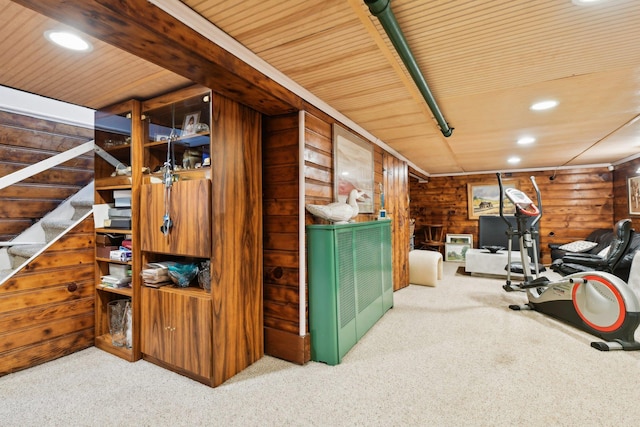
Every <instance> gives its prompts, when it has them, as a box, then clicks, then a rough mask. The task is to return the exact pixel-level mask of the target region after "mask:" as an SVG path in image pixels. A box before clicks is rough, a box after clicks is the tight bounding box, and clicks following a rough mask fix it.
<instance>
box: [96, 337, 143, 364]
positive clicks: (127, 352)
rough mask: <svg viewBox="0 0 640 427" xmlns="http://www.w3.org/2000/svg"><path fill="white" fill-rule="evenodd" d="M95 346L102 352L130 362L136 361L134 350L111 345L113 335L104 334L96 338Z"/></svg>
mask: <svg viewBox="0 0 640 427" xmlns="http://www.w3.org/2000/svg"><path fill="white" fill-rule="evenodd" d="M95 345H96V347H98V348H99V349H101V350H104V351H106V352H108V353H111V354H113V355H115V356H118V357H120V358H122V359H124V360H127V361H129V362H133V361H134V360H135V358H134V354H133V350H132V349H130V348H127V347H117V346H115V345H113V344H112V343H111V334H108V333H107V334H104V335H100V336H97V337H96V340H95Z"/></svg>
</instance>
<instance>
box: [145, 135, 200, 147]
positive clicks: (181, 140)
mask: <svg viewBox="0 0 640 427" xmlns="http://www.w3.org/2000/svg"><path fill="white" fill-rule="evenodd" d="M209 135H210V132H198V133H194V134H191V135H188V136H183V137H180V138H176V139H174V140H173V141H171V142H172V143H174V144H180V145H184V146H190V144H189V143H188V142H189V141H190V140H193V139H195V138H198V137H202V136H209ZM167 143H168V142H167V141H166V140H163V141H151V142H145V144H144V147H145V148H151V147H157V146H163V145H167ZM201 145H206V144H201Z"/></svg>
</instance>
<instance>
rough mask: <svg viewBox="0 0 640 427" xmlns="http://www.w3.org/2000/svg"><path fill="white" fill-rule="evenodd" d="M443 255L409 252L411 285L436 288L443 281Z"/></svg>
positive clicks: (427, 252)
mask: <svg viewBox="0 0 640 427" xmlns="http://www.w3.org/2000/svg"><path fill="white" fill-rule="evenodd" d="M442 268H443V267H442V254H441V253H440V252H435V251H421V250H415V251H411V252H409V283H412V284H414V285H425V286H435V285H436V284H437V283H438V279H442V274H443V272H442Z"/></svg>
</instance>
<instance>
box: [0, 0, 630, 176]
mask: <svg viewBox="0 0 640 427" xmlns="http://www.w3.org/2000/svg"><path fill="white" fill-rule="evenodd" d="M17 3H34V4H38V3H39V2H30V1H18V2H16V3H14V2H11V1H8V0H0V40H2V42H1V43H2V48H1V49H0V84H2V85H5V86H10V87H14V88H17V89H22V90H26V91H28V92H33V93H38V94H42V95H44V96H48V97H51V98H55V99H60V100H63V101H67V102H71V103H74V104H78V105H83V106H87V107H90V108H99V107H102V106H104V105H107V104H110V103H113V102H116V101H120V100H123V99H127V98H131V97H141V98H147V97H150V96H154V95H156V94H159V93H162V92H164V91H167V90H171V89H174V88H177V87H181V86H185V85H186V84H188V83H189V80H188V79H186V78H185V77H182V76H181V74H182V75H185V76H189V75H188V73H186V72H185V73H183V72H182V71H181V69H180V67H179V64H175V63H172V64H168V65H167V67H164V66H162V64H160V65H154V64H152V63H150V62H146V61H144V60H142V59H140V58H138V57H136V56H134V55H133V54H130V53H126V52H125V51H123V50H119V49H117V48H115V47H113V46H110V45H108V44H106V43H103V42H100V41H99V40H97V39H95V38H93V39H92V43H93V44H94V49H93V51H92V52H91V53H90V54H88V55H80V54H77V53H68V52H63V51H62V50H59V49H56V48H52V47H51V46H50V45H49V44H48V42H46V41H45V40H44V38H43V37H42V34H43V32H44V31H45V30H46V29H49V28H51V27H54V26H59V24H58V23H57V22H55V21H53V20H52V19H50V18H46V17H44V16H43V15H39V14H37V13H35V12H33V11H31V10H29V9H25V8H23V7H22V6H19V5H18V4H17ZM40 3H51V2H50V1H42V2H40ZM71 3H72V2H71ZM96 3H104V4H107V3H113V4H116V3H114V2H113V0H99V1H97V2H96ZM138 3H139V2H138ZM151 3H154V4H148V6H145V7H148V8H155V7H156V6H155V5H157V6H160V7H163V8H165V7H166V8H169V7H170V8H173V9H175V10H182V9H184V8H185V5H186V6H188V7H189V8H191V9H192V10H193V11H195V12H197V14H199V15H201V16H202V17H204V18H205V19H206V20H208V21H210V22H211V23H212V24H214V25H215V26H217V27H218V28H220V29H221V30H223V31H224V32H225V33H227V34H228V35H229V36H231V37H233V38H234V39H235V40H237V41H238V42H240V43H241V44H242V45H244V46H245V47H247V48H248V49H249V50H251V51H252V52H253V53H254V54H255V55H257V56H258V57H260V58H262V59H263V60H264V61H266V62H267V63H269V64H270V65H271V66H273V67H275V68H276V69H277V70H279V71H280V72H282V73H284V74H285V75H286V76H288V77H289V78H290V79H292V80H293V81H294V82H296V83H297V85H299V86H300V87H303V88H304V89H306V90H307V91H308V92H310V93H312V94H313V95H314V96H315V97H317V98H318V99H320V100H322V101H323V102H324V103H326V104H328V105H330V106H331V107H332V108H333V109H335V110H336V111H337V112H339V114H341V115H343V116H345V117H347V118H348V119H349V120H351V121H353V122H355V123H357V125H358V126H360V127H361V128H362V129H364V130H365V131H366V132H367V133H368V134H369V135H370V136H372V137H373V138H376V139H379V140H380V141H382V142H383V143H385V144H386V145H388V146H389V147H391V148H392V149H393V150H395V151H396V152H398V153H399V154H401V155H402V156H404V157H405V158H406V159H408V160H409V162H410V164H411V165H412V166H415V167H416V168H417V169H419V170H422V171H424V172H427V173H429V174H458V173H474V172H488V171H496V170H503V171H505V170H521V169H529V168H531V169H540V168H556V167H565V166H580V165H593V164H610V163H613V164H615V163H616V162H620V161H623V160H625V159H629V158H631V157H634V156H636V155H637V154H638V151H640V120H638V118H639V117H640V49H638V46H640V31H638V30H637V28H639V27H640V2H638V1H637V0H609V1H606V2H604V3H603V4H600V5H592V6H577V5H575V4H573V3H572V1H571V0H536V1H525V0H486V1H482V2H478V1H462V0H461V1H447V0H392V1H391V7H392V10H393V12H394V14H395V16H396V18H397V21H398V22H399V25H400V27H401V29H402V31H403V33H404V35H405V37H406V39H407V41H408V44H409V46H410V48H411V50H412V52H413V54H414V56H415V58H416V61H417V63H418V64H419V66H420V68H421V69H422V71H423V74H424V76H425V78H426V81H427V83H428V85H429V87H430V89H431V91H432V92H433V94H434V97H435V99H436V101H437V103H438V105H439V107H440V109H441V111H442V113H443V114H444V117H445V119H446V120H447V122H448V123H449V125H450V126H451V127H453V128H454V132H453V135H452V136H451V137H449V138H446V137H444V136H443V135H442V133H441V132H440V130H439V127H438V126H437V123H436V122H435V120H434V119H433V115H432V114H431V112H430V111H429V109H428V107H427V105H426V103H425V101H424V100H423V99H422V97H421V95H420V93H419V91H418V90H417V88H416V86H415V84H414V83H413V81H412V80H411V78H410V77H409V75H408V73H407V72H406V70H405V67H404V65H403V64H402V62H401V61H400V59H399V57H398V55H397V53H396V52H395V51H394V49H393V47H392V46H391V43H390V42H389V40H388V37H387V36H386V34H385V32H384V30H383V29H382V28H381V26H380V23H379V22H378V20H377V18H375V17H373V16H372V15H371V13H370V12H369V9H368V7H367V6H366V5H365V3H364V1H363V0H325V1H318V2H314V1H309V0H286V1H275V0H274V1H264V0H243V1H236V0H227V1H221V0H185V1H183V2H178V1H177V0H152V1H151ZM31 7H33V8H35V9H38V7H37V6H31ZM67 7H70V6H68V5H67ZM167 10H169V9H167ZM154 13H155V12H154ZM187 15H188V14H187ZM141 19H144V18H141ZM187 24H190V23H187ZM79 28H83V27H79ZM158 28H159V29H160V28H161V27H160V26H158ZM83 29H84V30H85V32H87V33H91V34H94V33H93V32H92V31H91V28H86V27H85V28H83ZM94 35H95V34H94ZM101 38H103V37H101ZM109 41H110V42H113V40H109ZM158 62H159V61H156V63H158ZM165 68H169V69H171V70H172V71H167V70H166V69H165ZM185 69H186V67H185ZM291 90H292V91H293V92H296V89H295V88H293V89H291ZM546 98H554V99H557V100H558V101H559V102H560V104H559V106H558V107H557V108H555V109H554V110H551V111H546V112H532V111H530V110H529V105H530V104H531V103H532V102H534V101H537V100H541V99H546ZM523 135H531V136H534V137H535V138H536V139H537V140H536V142H535V143H534V144H531V145H527V146H518V145H517V144H516V140H517V139H518V138H519V137H520V136H523ZM511 156H519V157H521V162H520V163H519V164H517V165H510V164H508V163H507V158H509V157H511Z"/></svg>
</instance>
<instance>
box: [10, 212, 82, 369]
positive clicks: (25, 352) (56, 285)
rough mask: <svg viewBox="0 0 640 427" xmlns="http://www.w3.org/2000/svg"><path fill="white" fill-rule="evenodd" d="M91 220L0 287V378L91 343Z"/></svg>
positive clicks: (72, 231)
mask: <svg viewBox="0 0 640 427" xmlns="http://www.w3.org/2000/svg"><path fill="white" fill-rule="evenodd" d="M93 256H94V245H93V217H91V216H89V217H88V218H87V219H86V220H84V221H83V222H82V223H81V224H79V225H78V226H76V227H75V228H74V229H73V230H71V231H70V232H69V233H68V234H67V235H65V236H64V237H63V238H62V239H60V240H59V241H57V242H56V243H54V244H53V245H52V246H51V247H49V248H48V249H47V250H46V251H45V252H44V253H43V254H42V255H41V256H39V257H38V258H36V259H35V260H34V261H32V262H30V263H29V264H28V265H27V266H26V267H25V268H24V269H22V270H21V271H20V272H18V273H17V274H16V275H14V276H13V277H11V278H10V279H9V280H8V281H7V282H5V283H4V284H3V285H0V343H2V344H0V375H5V374H8V373H11V372H15V371H18V370H21V369H25V368H29V367H31V366H35V365H37V364H40V363H43V362H47V361H50V360H53V359H56V358H58V357H61V356H65V355H68V354H71V353H73V352H76V351H78V350H81V349H83V348H87V347H90V346H91V345H93V340H94V332H93V331H94V329H93V326H94V316H93V307H94V298H93V292H94V291H93V290H94V284H93V261H92V259H93Z"/></svg>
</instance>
